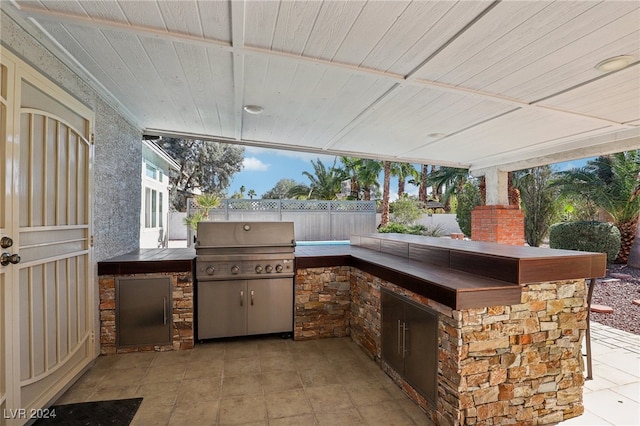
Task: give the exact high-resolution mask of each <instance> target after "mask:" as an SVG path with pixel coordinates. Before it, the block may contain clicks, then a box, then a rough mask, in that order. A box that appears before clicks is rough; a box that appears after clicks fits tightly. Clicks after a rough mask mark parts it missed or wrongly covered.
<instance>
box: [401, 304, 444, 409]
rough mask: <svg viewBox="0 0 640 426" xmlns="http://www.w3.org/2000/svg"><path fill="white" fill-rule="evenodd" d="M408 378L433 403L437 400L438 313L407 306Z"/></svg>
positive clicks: (406, 363) (406, 375)
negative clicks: (436, 314)
mask: <svg viewBox="0 0 640 426" xmlns="http://www.w3.org/2000/svg"><path fill="white" fill-rule="evenodd" d="M404 314H405V321H406V324H407V325H406V330H405V334H406V338H405V342H406V343H405V357H404V374H405V377H406V378H407V381H408V382H409V383H411V385H412V386H413V387H414V388H416V389H417V390H418V391H419V392H420V393H421V394H422V396H424V397H425V398H427V399H428V400H430V401H431V402H432V403H433V402H435V400H436V392H437V390H436V389H437V384H436V372H437V370H438V358H437V356H438V355H437V354H438V319H437V317H436V316H435V314H434V313H431V312H429V311H427V310H425V309H422V308H420V307H418V306H415V305H413V304H411V303H406V304H405V307H404Z"/></svg>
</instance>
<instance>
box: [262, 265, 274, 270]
mask: <svg viewBox="0 0 640 426" xmlns="http://www.w3.org/2000/svg"><path fill="white" fill-rule="evenodd" d="M264 270H265V271H267V272H271V271H273V266H271V265H267V266H265V267H264Z"/></svg>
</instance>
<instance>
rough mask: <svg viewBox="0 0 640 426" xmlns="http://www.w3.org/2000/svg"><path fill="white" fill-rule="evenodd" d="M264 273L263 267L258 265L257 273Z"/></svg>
mask: <svg viewBox="0 0 640 426" xmlns="http://www.w3.org/2000/svg"><path fill="white" fill-rule="evenodd" d="M261 272H262V266H261V265H256V273H258V274H259V273H261Z"/></svg>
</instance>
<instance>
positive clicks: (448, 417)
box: [295, 267, 587, 425]
mask: <svg viewBox="0 0 640 426" xmlns="http://www.w3.org/2000/svg"><path fill="white" fill-rule="evenodd" d="M346 282H348V283H349V289H347V286H346V284H345V283H346ZM381 288H387V289H389V290H392V291H394V292H396V293H398V294H400V295H403V296H405V297H407V298H409V299H412V300H414V301H416V302H418V303H421V304H424V305H426V306H428V307H430V308H431V309H433V310H435V311H436V312H438V323H439V337H438V342H439V344H438V346H439V347H438V351H439V361H438V366H437V369H438V397H437V401H436V406H435V407H434V406H431V405H430V404H429V403H427V401H426V400H425V399H424V398H422V397H421V396H420V395H419V394H418V393H417V392H416V391H415V390H414V389H413V388H412V387H411V386H410V385H409V384H408V383H407V382H405V381H404V380H403V379H402V377H400V376H399V375H398V374H397V373H396V372H395V371H393V370H392V369H391V368H390V367H389V366H388V365H387V364H386V363H385V362H384V361H383V360H382V359H381V340H380V339H381V336H380V325H381V316H380V314H381V313H380V309H381V308H380V289H381ZM338 289H339V290H338ZM347 298H349V300H350V301H351V303H349V305H347V303H348V302H347ZM338 307H339V309H338ZM342 311H343V312H344V315H343V317H342V319H340V318H339V312H342ZM586 319H587V308H586V285H585V281H584V280H568V281H557V282H544V283H536V284H529V285H527V286H524V287H523V288H522V297H521V303H520V304H517V305H509V306H492V307H486V308H481V309H465V310H453V309H451V308H449V307H447V306H444V305H442V304H440V303H438V302H435V301H433V300H430V299H427V298H425V297H422V296H419V295H416V294H414V293H412V292H410V291H408V290H405V289H403V288H402V287H399V286H397V285H395V284H393V283H390V282H387V281H384V280H381V279H380V278H377V277H375V276H373V275H371V274H368V273H365V272H362V271H360V270H358V269H356V268H349V267H327V268H308V269H304V270H299V271H297V275H296V318H295V324H296V327H295V339H296V340H305V339H318V338H322V337H334V336H341V335H350V336H351V338H352V339H353V340H354V341H355V342H356V343H357V344H358V345H360V346H361V347H362V349H363V350H364V351H365V352H366V353H367V354H369V356H371V358H372V359H374V360H376V362H378V363H379V364H380V366H381V368H382V369H383V370H384V371H385V372H387V374H388V375H389V376H390V377H391V378H392V379H394V380H395V381H396V383H398V385H399V386H400V387H401V388H402V389H403V390H404V392H405V393H407V395H409V396H410V397H411V398H412V399H413V400H414V401H416V402H417V403H418V405H420V406H421V407H422V408H423V409H424V410H425V411H426V413H427V415H428V416H429V417H430V418H431V420H432V421H433V422H435V423H436V424H437V425H503V424H514V425H537V424H549V423H555V422H560V421H563V420H566V419H569V418H572V417H576V416H579V415H581V414H582V413H583V411H584V407H583V405H582V387H583V384H584V376H583V361H582V354H581V342H582V338H583V336H584V333H585V331H586V328H587V322H586Z"/></svg>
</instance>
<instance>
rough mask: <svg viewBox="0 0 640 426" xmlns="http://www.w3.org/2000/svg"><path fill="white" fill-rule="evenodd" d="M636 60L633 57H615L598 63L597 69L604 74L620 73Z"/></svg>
mask: <svg viewBox="0 0 640 426" xmlns="http://www.w3.org/2000/svg"><path fill="white" fill-rule="evenodd" d="M634 60H635V58H634V57H633V56H631V55H620V56H614V57H613V58H608V59H605V60H604V61H601V62H598V64H597V65H596V69H597V70H598V71H602V72H611V71H618V70H621V69H623V68H625V67H627V66H629V65H630V64H631V63H632V62H633V61H634Z"/></svg>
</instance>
